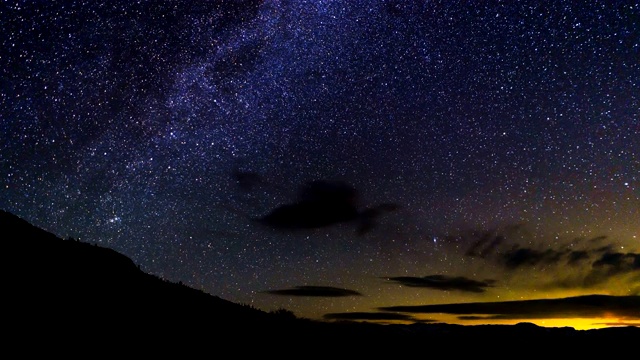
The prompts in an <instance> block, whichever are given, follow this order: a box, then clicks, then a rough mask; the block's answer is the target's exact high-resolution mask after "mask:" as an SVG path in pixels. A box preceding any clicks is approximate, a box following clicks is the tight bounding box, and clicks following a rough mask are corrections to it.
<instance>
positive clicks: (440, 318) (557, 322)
mask: <svg viewBox="0 0 640 360" xmlns="http://www.w3.org/2000/svg"><path fill="white" fill-rule="evenodd" d="M431 315H434V316H428V317H418V316H416V318H423V319H430V320H437V322H442V323H447V324H457V325H466V326H473V325H515V324H518V323H532V324H535V325H538V326H542V327H549V328H560V327H571V328H574V329H576V330H591V329H602V328H607V327H615V326H637V327H640V320H625V319H621V318H617V317H606V318H535V319H509V320H496V319H476V320H460V319H458V318H457V317H456V316H454V315H450V314H431ZM436 315H437V316H436Z"/></svg>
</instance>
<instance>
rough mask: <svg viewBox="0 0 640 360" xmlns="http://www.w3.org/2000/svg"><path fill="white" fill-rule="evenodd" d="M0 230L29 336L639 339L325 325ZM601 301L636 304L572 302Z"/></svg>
mask: <svg viewBox="0 0 640 360" xmlns="http://www.w3.org/2000/svg"><path fill="white" fill-rule="evenodd" d="M0 226H1V230H2V245H3V251H2V254H3V255H2V261H3V264H5V268H6V269H7V271H6V272H5V284H7V283H8V287H5V288H4V295H5V296H4V298H5V300H8V302H5V306H4V309H5V315H4V318H5V319H6V321H5V323H4V325H5V326H6V328H7V329H12V335H14V336H16V337H18V338H28V339H31V340H33V341H36V340H38V339H51V338H52V337H53V338H56V337H60V338H65V339H68V338H73V339H76V340H77V339H85V340H86V339H88V338H90V339H93V340H97V339H99V340H100V341H110V340H108V339H114V338H118V339H120V340H119V341H130V342H134V341H135V342H136V343H137V344H140V343H143V344H147V345H154V346H155V345H158V344H161V343H162V342H164V341H170V342H172V343H176V342H177V343H180V342H181V341H182V342H185V341H187V342H189V343H194V344H196V343H198V342H199V341H205V340H206V341H207V342H210V341H213V339H215V341H216V342H218V343H219V342H220V341H225V340H227V339H229V340H234V341H237V340H242V341H252V340H265V339H272V340H277V341H278V342H283V343H286V342H289V341H294V340H296V343H297V344H307V345H310V344H320V343H322V344H329V343H330V344H343V345H345V344H349V345H354V346H356V345H358V344H360V345H364V344H376V346H378V347H380V346H387V345H388V346H395V345H401V344H402V345H420V346H429V347H431V348H436V347H439V346H444V344H445V343H447V342H446V341H449V340H451V341H454V340H455V341H463V340H468V341H476V340H480V339H494V340H495V339H501V341H504V340H509V341H512V342H515V343H521V344H524V343H528V344H536V342H539V341H543V342H545V343H546V344H549V342H551V341H556V340H557V341H559V342H562V343H564V344H568V343H575V342H585V343H587V342H591V341H608V342H612V341H628V340H631V339H636V340H637V339H638V338H640V337H639V336H640V328H638V327H633V326H626V327H610V328H604V329H594V330H575V329H573V328H569V327H563V328H545V327H540V326H537V325H533V324H530V323H520V324H517V325H474V326H462V325H449V324H439V323H436V324H419V323H416V324H413V325H382V324H375V323H369V322H354V321H349V319H348V317H344V316H343V317H336V319H338V320H339V321H335V322H332V321H326V322H325V321H316V320H310V319H304V318H297V317H296V316H295V315H294V314H293V313H292V312H291V311H288V310H286V309H280V310H278V311H272V312H265V311H262V310H259V309H255V308H253V307H251V306H248V305H243V304H236V303H232V302H229V301H226V300H224V299H221V298H219V297H217V296H214V295H211V294H207V293H205V292H202V291H200V290H196V289H193V288H190V287H188V286H186V285H183V284H181V283H172V282H169V281H165V280H163V279H161V278H159V277H157V276H154V275H151V274H147V273H144V272H143V271H141V270H140V269H139V267H138V266H137V265H136V264H135V263H134V262H133V261H132V260H131V259H129V258H127V257H126V256H124V255H122V254H120V253H118V252H116V251H114V250H111V249H108V248H104V247H100V246H97V245H93V244H90V243H86V242H80V241H77V240H73V239H66V240H64V239H61V238H59V237H57V236H56V235H54V234H52V233H50V232H47V231H45V230H42V229H40V228H37V227H35V226H32V225H31V224H29V223H28V222H27V221H25V220H23V219H21V218H19V217H17V216H15V215H13V214H11V213H8V212H5V211H0ZM574 301H575V300H574ZM610 302H617V303H618V304H621V305H620V306H622V307H626V311H631V312H633V311H634V310H633V309H634V308H636V309H637V308H638V297H637V296H636V297H619V298H617V297H605V296H599V297H594V298H593V299H589V301H586V300H585V301H577V303H579V306H581V307H585V306H591V307H592V308H593V310H594V311H597V306H598V303H610ZM515 306H517V305H515ZM563 306H566V305H563ZM409 310H411V309H409ZM435 310H437V309H435ZM514 311H515V310H514ZM488 312H490V310H488ZM356 315H357V314H356ZM327 318H331V316H327ZM356 318H358V316H356V317H355V318H354V319H356ZM62 329H64V330H62ZM127 339H128V340H127ZM143 339H145V340H144V341H143ZM445 340H446V341H445ZM300 341H302V342H300ZM327 341H329V343H327ZM443 341H445V342H443Z"/></svg>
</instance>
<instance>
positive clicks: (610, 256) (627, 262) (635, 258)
mask: <svg viewBox="0 0 640 360" xmlns="http://www.w3.org/2000/svg"><path fill="white" fill-rule="evenodd" d="M593 267H594V268H598V267H603V268H607V269H608V270H609V272H610V273H615V274H617V273H623V272H629V271H636V270H640V254H633V253H626V254H625V253H610V252H607V253H604V254H602V256H601V257H600V258H599V259H598V260H596V261H595V262H594V263H593Z"/></svg>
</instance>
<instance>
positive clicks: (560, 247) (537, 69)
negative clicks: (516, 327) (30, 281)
mask: <svg viewBox="0 0 640 360" xmlns="http://www.w3.org/2000/svg"><path fill="white" fill-rule="evenodd" d="M639 19H640V5H639V4H638V3H637V2H633V1H588V2H581V1H553V2H544V3H543V2H539V1H517V2H516V1H483V2H477V3H476V2H460V1H400V0H396V1H391V0H387V1H337V0H336V1H320V0H318V1H138V2H133V1H105V2H100V1H88V2H81V1H56V2H48V1H14V2H4V3H3V4H2V5H0V32H1V33H2V34H4V35H3V36H2V48H3V51H2V54H1V55H0V69H2V70H1V76H2V82H1V86H2V87H1V88H0V104H1V106H0V127H1V129H2V133H1V134H0V136H1V137H2V138H1V141H0V186H1V189H2V190H1V192H0V208H2V209H3V210H7V211H10V212H13V213H15V214H17V215H19V216H21V217H23V218H25V219H27V220H29V221H30V222H32V223H34V224H35V225H38V226H41V227H43V228H45V229H47V230H49V231H52V232H54V233H56V234H58V235H59V236H61V237H65V238H66V237H73V238H76V239H80V240H83V241H87V242H92V243H97V244H99V245H102V246H105V247H110V248H113V249H115V250H118V251H120V252H122V253H124V254H125V255H127V256H129V257H131V258H132V260H133V261H134V262H136V263H137V264H139V265H140V266H141V268H142V269H143V270H145V271H146V272H149V273H153V274H156V275H158V276H161V277H163V278H166V279H168V280H171V281H176V282H177V281H182V282H183V283H185V284H187V285H190V286H193V287H195V288H198V289H202V290H204V291H206V292H209V293H211V294H213V295H217V296H220V297H223V298H226V299H229V300H232V301H235V302H240V303H247V304H252V305H254V306H256V307H259V308H262V309H265V310H272V309H277V308H282V307H284V308H287V309H290V310H292V311H294V313H296V314H298V315H301V316H310V317H319V316H321V315H322V314H324V313H336V312H347V311H371V310H372V309H373V308H375V307H377V306H393V305H408V304H432V303H446V302H460V301H468V300H471V301H494V300H498V299H500V300H502V299H518V300H519V299H530V298H538V297H553V296H556V295H558V296H559V295H564V294H591V293H607V294H613V295H640V286H639V285H638V283H640V278H639V277H640V274H639V271H640V265H638V264H640V260H639V259H640V246H639V245H638V243H639V239H638V238H639V237H640V221H639V219H640V175H639V174H640V83H639V81H640V80H639V79H640V65H639V64H640V54H639V51H640V33H639V30H638V29H640V24H639V23H638V21H639ZM309 181H321V182H328V184H329V185H328V188H329V189H328V190H326V189H325V191H328V193H321V194H319V195H318V194H316V197H320V198H325V197H330V196H331V194H332V191H334V190H335V189H334V188H333V187H332V186H333V185H336V184H335V182H340V183H341V184H343V185H344V184H346V185H349V186H351V188H352V193H351V194H352V195H355V198H353V199H352V198H350V199H349V201H351V202H348V204H349V205H348V206H351V207H350V208H349V209H350V210H354V209H355V210H356V213H357V215H356V216H355V218H354V219H353V221H348V222H344V223H337V224H330V225H328V226H324V227H320V228H317V229H306V230H305V229H303V230H291V229H272V228H270V227H269V226H268V225H269V224H264V223H260V222H256V221H254V219H255V218H258V217H261V216H263V215H266V214H267V213H269V212H270V211H271V210H273V209H275V208H277V207H279V206H282V205H283V204H292V203H297V202H300V201H302V199H301V198H299V197H298V193H299V189H301V187H302V186H304V184H305V183H307V182H309ZM331 184H333V185H331ZM336 186H337V185H336ZM340 194H341V193H340ZM340 194H338V195H337V197H339V198H340V199H342V200H344V198H342V197H340V196H341V195H340ZM345 201H346V200H345ZM325 202H326V203H323V204H322V206H321V207H322V209H323V210H326V211H328V212H330V213H336V212H339V211H340V210H341V209H342V205H344V203H340V204H337V203H334V202H332V200H331V201H325ZM379 204H393V205H394V206H395V207H394V209H393V210H389V209H387V210H381V211H378V213H377V216H370V215H371V214H372V213H373V211H372V210H371V209H373V208H375V206H377V205H379ZM367 209H369V210H367ZM301 214H302V215H301V216H303V217H304V216H305V214H304V213H301ZM311 216H313V217H314V218H317V217H320V216H321V215H319V214H315V213H314V214H312V215H311ZM371 220H373V222H374V223H375V225H376V226H374V227H373V228H371V229H369V228H367V229H368V231H365V232H364V233H358V229H359V228H360V227H359V226H360V225H362V224H363V221H371ZM366 224H370V222H367V223H366ZM479 249H482V251H480V250H479ZM576 259H584V261H583V262H576V261H577V260H576ZM603 263H606V264H607V267H606V268H605V269H603V268H601V267H599V266H600V265H602V264H603ZM599 264H600V265H599ZM559 271H560V272H559ZM531 274H536V275H531ZM558 274H560V275H558ZM400 276H408V277H411V278H414V277H415V278H423V279H431V280H434V279H436V280H437V279H440V278H439V276H444V277H445V279H444V280H443V282H445V283H448V281H449V280H451V282H452V283H454V284H459V283H458V282H456V281H454V279H455V278H456V277H462V278H464V279H466V280H470V281H471V282H472V284H473V285H474V286H471V287H470V288H473V289H476V290H477V289H478V288H477V287H475V285H481V286H480V289H482V290H481V291H469V289H470V288H467V287H465V286H462V287H461V289H456V288H455V287H454V288H453V290H452V289H450V288H447V287H446V286H443V287H442V288H439V287H438V286H437V285H433V284H431V285H432V286H427V288H423V287H415V286H403V285H407V284H406V283H403V282H401V283H400V284H397V283H396V282H394V281H390V280H388V278H393V277H400ZM431 276H436V277H435V278H433V277H431ZM385 279H387V280H385ZM486 280H491V281H487V282H485V281H486ZM476 281H477V282H479V283H475V282H476ZM441 283H442V282H438V284H441ZM467 285H468V284H467ZM297 286H322V287H323V288H321V289H324V290H326V289H327V288H331V289H332V288H334V287H335V288H338V289H344V290H349V291H354V292H357V293H359V294H362V295H363V296H355V297H354V296H351V295H353V294H350V293H349V292H348V291H347V292H346V293H345V294H344V295H347V296H343V297H328V298H324V297H321V296H312V297H306V296H301V297H297V296H290V294H289V295H275V294H271V293H268V292H269V291H274V290H276V293H277V291H278V290H284V289H292V288H295V287H297ZM325 287H326V288H325ZM314 289H315V288H314ZM265 292H266V293H265Z"/></svg>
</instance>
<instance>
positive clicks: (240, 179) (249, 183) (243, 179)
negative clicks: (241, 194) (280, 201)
mask: <svg viewBox="0 0 640 360" xmlns="http://www.w3.org/2000/svg"><path fill="white" fill-rule="evenodd" d="M231 176H232V178H233V180H234V181H235V182H236V184H237V185H238V187H239V188H240V190H242V191H251V190H254V189H255V188H256V187H257V186H258V185H260V184H262V182H263V180H262V176H260V174H258V173H257V172H253V171H242V170H240V169H234V170H233V172H232V173H231Z"/></svg>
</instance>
